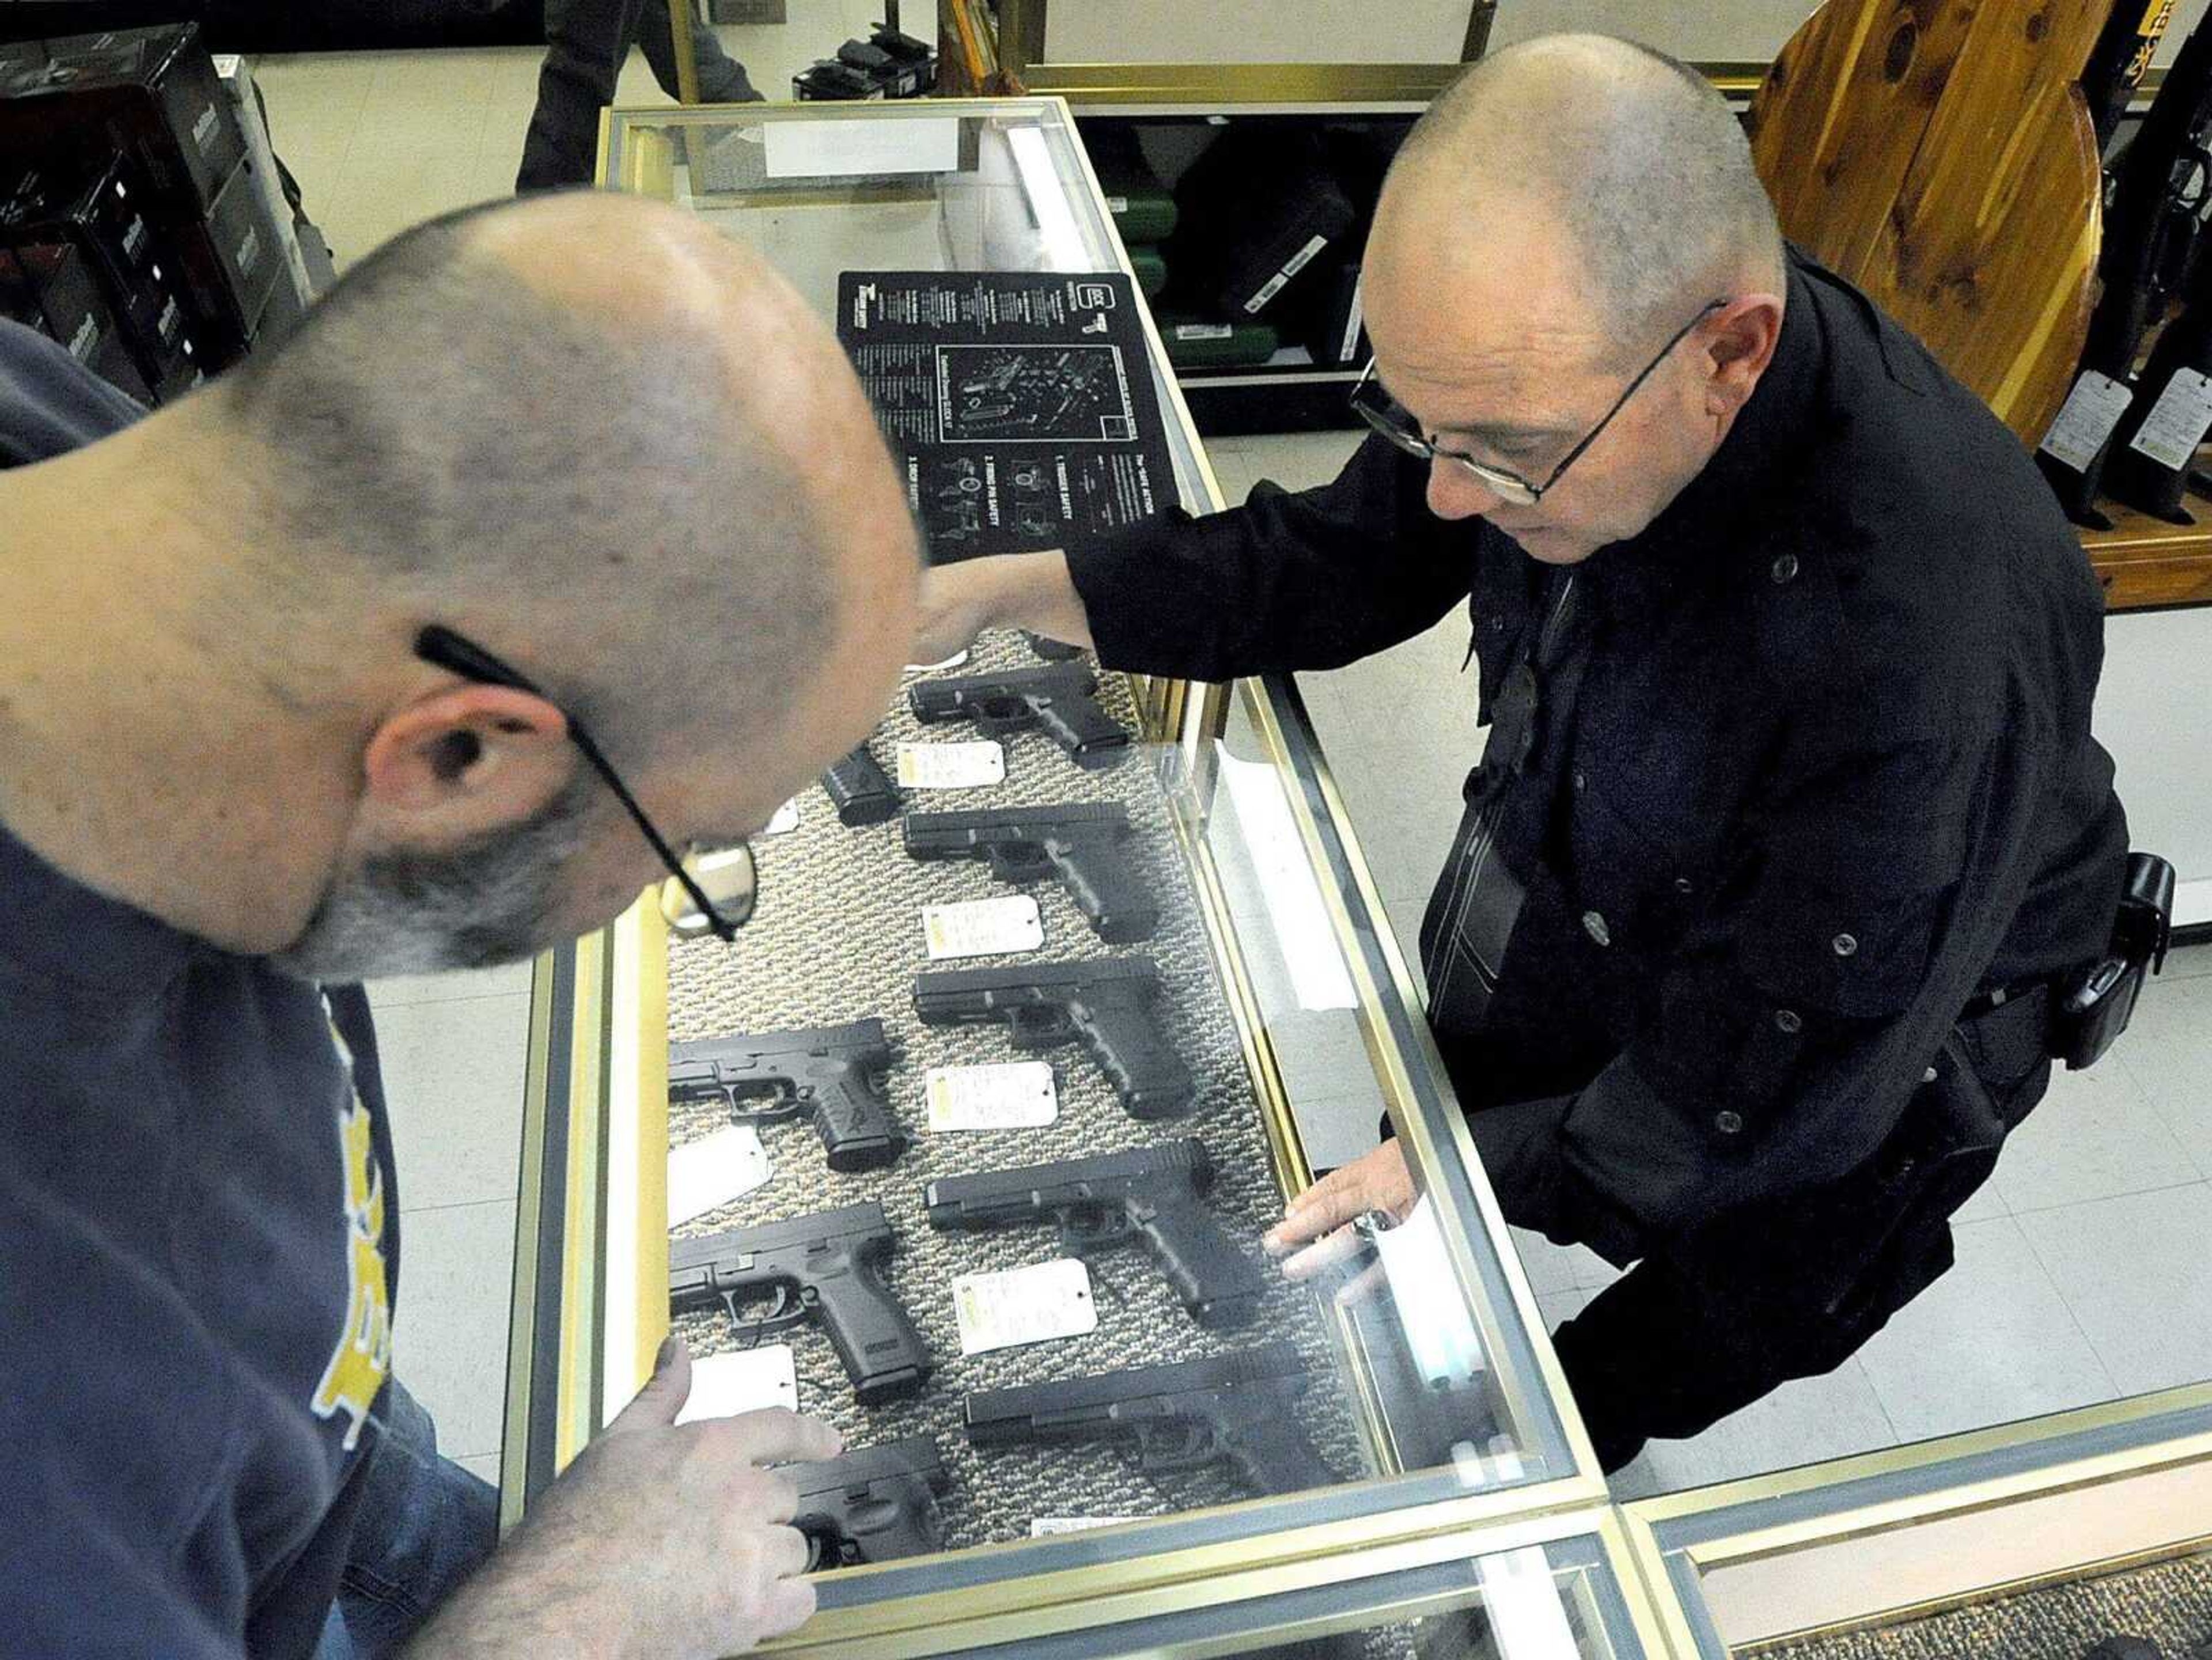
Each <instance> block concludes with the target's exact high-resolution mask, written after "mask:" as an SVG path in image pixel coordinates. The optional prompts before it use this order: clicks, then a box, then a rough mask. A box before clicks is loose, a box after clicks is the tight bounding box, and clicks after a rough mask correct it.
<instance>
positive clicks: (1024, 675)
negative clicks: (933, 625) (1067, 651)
mask: <svg viewBox="0 0 2212 1660" xmlns="http://www.w3.org/2000/svg"><path fill="white" fill-rule="evenodd" d="M1097 690H1098V677H1097V675H1095V674H1093V673H1091V671H1090V670H1089V669H1087V668H1085V667H1084V666H1083V665H1082V664H1080V663H1074V662H1069V663H1045V664H1041V665H1039V666H1037V667H1035V668H1027V669H1007V670H1005V671H1003V672H1000V673H997V674H966V675H958V676H955V677H953V678H950V679H945V680H917V681H915V684H913V685H911V686H909V687H908V688H907V702H908V703H909V704H911V705H912V706H913V708H914V715H915V720H917V721H922V722H924V723H925V724H929V725H934V724H935V723H936V722H938V721H974V722H975V727H976V730H978V731H979V732H981V733H984V734H985V735H986V736H987V737H992V738H996V737H998V736H1000V734H1002V733H1011V732H1027V731H1029V730H1030V728H1031V727H1041V728H1042V729H1043V730H1044V731H1045V732H1046V733H1049V734H1050V735H1051V736H1052V738H1053V739H1054V741H1055V742H1057V743H1058V744H1059V745H1060V748H1062V749H1064V750H1066V751H1067V752H1068V754H1069V755H1070V756H1071V757H1073V759H1074V762H1075V764H1076V765H1078V766H1079V767H1087V768H1090V769H1093V770H1095V771H1103V770H1104V769H1106V768H1108V767H1118V766H1120V765H1121V763H1122V761H1123V760H1124V759H1125V758H1127V755H1128V753H1129V741H1130V740H1129V733H1128V731H1127V728H1126V727H1122V726H1121V724H1120V723H1119V722H1117V721H1115V719H1114V718H1113V717H1112V716H1111V715H1109V714H1107V713H1106V711H1105V710H1104V709H1103V708H1099V706H1098V700H1097V696H1096V694H1097Z"/></svg>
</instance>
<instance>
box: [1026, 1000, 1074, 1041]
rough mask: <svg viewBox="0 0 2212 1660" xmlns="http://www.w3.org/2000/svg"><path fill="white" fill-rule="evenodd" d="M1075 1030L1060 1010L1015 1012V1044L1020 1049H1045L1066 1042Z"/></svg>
mask: <svg viewBox="0 0 2212 1660" xmlns="http://www.w3.org/2000/svg"><path fill="white" fill-rule="evenodd" d="M1070 1031H1073V1027H1072V1026H1071V1025H1069V1023H1068V1019H1067V1017H1066V1015H1064V1014H1062V1013H1061V1012H1060V1011H1059V1010H1058V1009H1049V1008H1020V1009H1016V1010H1015V1011H1014V1043H1015V1046H1016V1047H1017V1048H1019V1049H1045V1048H1048V1047H1049V1046H1051V1045H1052V1044H1054V1043H1061V1042H1063V1041H1065V1040H1066V1037H1067V1035H1068V1033H1069V1032H1070Z"/></svg>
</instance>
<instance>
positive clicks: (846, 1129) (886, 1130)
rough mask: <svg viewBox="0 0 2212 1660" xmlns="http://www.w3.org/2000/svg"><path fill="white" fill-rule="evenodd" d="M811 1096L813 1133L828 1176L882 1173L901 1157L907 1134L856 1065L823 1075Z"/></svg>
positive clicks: (852, 1064) (885, 1102)
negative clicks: (824, 1154)
mask: <svg viewBox="0 0 2212 1660" xmlns="http://www.w3.org/2000/svg"><path fill="white" fill-rule="evenodd" d="M816 1090H817V1094H816V1099H815V1108H814V1110H815V1128H817V1129H818V1130H820V1131H821V1133H822V1146H823V1149H824V1150H825V1151H826V1152H828V1153H829V1168H830V1169H831V1170H833V1171H864V1170H881V1169H882V1168H883V1167H884V1165H886V1164H890V1163H891V1162H892V1161H893V1160H894V1159H896V1158H897V1157H898V1156H899V1155H900V1154H901V1153H902V1152H905V1151H906V1148H907V1136H906V1132H905V1131H904V1130H903V1129H902V1128H900V1127H899V1122H898V1120H897V1119H896V1118H894V1117H893V1116H891V1109H890V1102H889V1101H888V1100H887V1099H886V1098H884V1097H883V1096H882V1095H879V1094H878V1093H877V1092H876V1090H875V1088H874V1087H873V1085H872V1082H871V1080H870V1079H869V1077H868V1075H867V1073H866V1069H865V1068H864V1067H861V1066H860V1064H859V1063H858V1062H848V1063H846V1064H844V1065H842V1066H840V1067H837V1068H836V1069H835V1070H834V1071H831V1072H828V1073H825V1074H824V1075H823V1078H822V1079H820V1081H819V1082H818V1083H817V1085H816Z"/></svg>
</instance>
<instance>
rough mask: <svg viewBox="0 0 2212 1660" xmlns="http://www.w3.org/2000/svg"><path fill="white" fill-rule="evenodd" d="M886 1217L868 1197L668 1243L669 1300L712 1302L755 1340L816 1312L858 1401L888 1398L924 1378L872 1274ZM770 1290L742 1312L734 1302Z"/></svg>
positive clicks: (905, 1322) (697, 1304) (920, 1355)
mask: <svg viewBox="0 0 2212 1660" xmlns="http://www.w3.org/2000/svg"><path fill="white" fill-rule="evenodd" d="M890 1254H891V1225H890V1223H889V1222H888V1221H886V1220H885V1219H884V1207H882V1206H881V1205H878V1204H874V1203H869V1204H865V1205H848V1206H847V1207H845V1208H844V1209H842V1210H828V1211H818V1212H817V1213H815V1214H813V1215H811V1216H794V1217H793V1218H792V1219H790V1220H789V1221H787V1222H769V1223H764V1224H763V1225H761V1226H759V1227H754V1228H732V1229H731V1230H730V1231H728V1232H726V1233H710V1234H707V1235H705V1236H703V1237H700V1238H697V1239H671V1240H670V1241H669V1243H668V1305H669V1307H670V1308H671V1310H674V1311H676V1312H678V1313H682V1312H684V1311H685V1310H691V1309H698V1308H711V1307H712V1306H714V1304H718V1303H719V1304H721V1306H722V1307H723V1308H724V1309H725V1310H727V1312H728V1314H729V1316H730V1322H731V1323H732V1325H734V1326H735V1327H736V1328H737V1329H738V1335H740V1336H742V1337H744V1338H747V1339H749V1340H752V1341H757V1340H758V1339H759V1338H761V1337H763V1336H769V1335H774V1334H775V1333H777V1332H782V1331H788V1330H790V1329H792V1328H793V1327H794V1326H799V1325H804V1324H805V1323H807V1322H808V1321H810V1320H819V1321H820V1322H821V1323H822V1325H823V1330H825V1331H826V1332H828V1333H829V1341H830V1344H831V1346H832V1347H835V1348H836V1351H837V1358H838V1359H840V1360H842V1362H844V1365H845V1375H846V1376H847V1377H850V1378H851V1379H852V1380H853V1393H854V1395H858V1396H859V1397H860V1404H861V1405H862V1406H867V1407H872V1406H874V1405H875V1404H876V1403H877V1402H881V1401H890V1400H895V1399H896V1398H897V1397H898V1396H900V1395H911V1394H913V1393H915V1391H916V1390H917V1389H921V1386H922V1384H923V1383H925V1382H927V1380H928V1377H929V1349H928V1346H927V1344H925V1343H924V1342H923V1341H922V1337H921V1333H920V1332H918V1331H916V1330H915V1329H914V1322H913V1321H911V1320H909V1319H908V1318H907V1313H906V1310H904V1309H902V1308H901V1307H900V1306H899V1305H898V1303H897V1301H896V1299H895V1298H893V1297H892V1296H891V1294H890V1292H888V1291H886V1290H884V1282H883V1280H882V1279H881V1278H879V1277H878V1276H879V1274H880V1272H881V1270H882V1268H883V1265H884V1262H887V1261H889V1260H890ZM762 1292H773V1293H774V1294H775V1302H774V1303H773V1304H771V1305H770V1307H769V1310H768V1312H767V1313H766V1314H764V1315H763V1316H761V1317H760V1318H759V1319H757V1320H747V1319H745V1318H744V1316H742V1315H740V1314H739V1313H738V1304H739V1302H740V1301H741V1300H742V1299H744V1298H749V1297H756V1296H758V1295H759V1294H760V1293H762Z"/></svg>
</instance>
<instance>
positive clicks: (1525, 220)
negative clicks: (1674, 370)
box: [1378, 34, 1783, 358]
mask: <svg viewBox="0 0 2212 1660" xmlns="http://www.w3.org/2000/svg"><path fill="white" fill-rule="evenodd" d="M1507 222H1518V226H1519V228H1522V229H1524V230H1525V229H1536V230H1541V231H1550V232H1554V233H1556V234H1560V235H1562V236H1563V237H1564V239H1565V242H1566V245H1567V246H1566V249H1565V252H1566V254H1567V256H1568V257H1569V258H1571V260H1572V261H1573V262H1574V263H1575V264H1576V265H1577V266H1578V268H1579V270H1580V271H1581V273H1582V277H1583V288H1584V295H1583V298H1584V299H1585V301H1586V302H1587V304H1588V305H1589V307H1590V308H1591V311H1592V312H1593V313H1595V316H1596V318H1597V319H1598V320H1599V322H1600V323H1601V326H1602V328H1603V330H1604V331H1605V332H1606V333H1607V335H1608V336H1609V337H1611V339H1612V340H1613V342H1614V343H1615V344H1616V345H1617V346H1618V348H1619V350H1620V353H1621V355H1622V356H1624V357H1625V358H1626V357H1633V356H1638V355H1641V354H1644V353H1648V352H1650V351H1651V350H1654V349H1656V344H1657V343H1658V342H1659V341H1661V340H1663V339H1664V338H1665V337H1666V336H1667V335H1668V332H1670V331H1672V330H1674V329H1675V328H1677V327H1679V326H1680V325H1681V324H1682V322H1683V321H1684V320H1685V319H1686V318H1687V317H1688V316H1689V315H1690V313H1691V312H1692V310H1693V309H1694V308H1695V307H1697V306H1698V305H1699V304H1701V303H1702V302H1704V301H1707V300H1710V299H1713V298H1716V297H1717V296H1720V295H1726V294H1729V293H1732V292H1735V291H1738V290H1740V289H1743V288H1745V287H1747V286H1749V287H1758V288H1761V289H1768V290H1771V291H1773V292H1777V293H1778V292H1780V291H1781V288H1782V271H1783V252H1782V239H1781V233H1780V232H1779V231H1778V229H1777V228H1776V224H1775V219H1774V210H1773V206H1772V204H1771V202H1770V201H1769V200H1768V198H1767V195H1766V192H1765V188H1764V187H1763V186H1762V185H1760V184H1759V176H1758V173H1756V172H1755V171H1754V169H1753V166H1752V158H1751V147H1750V145H1749V143H1747V141H1746V139H1745V137H1744V135H1743V129H1742V127H1741V125H1740V124H1739V123H1738V122H1737V120H1736V119H1735V114H1734V112H1732V111H1730V110H1729V106H1728V104H1727V102H1726V100H1723V98H1722V97H1721V95H1720V94H1718V93H1717V92H1716V91H1715V90H1714V89H1713V88H1712V87H1711V84H1710V83H1709V82H1707V81H1706V80H1705V77H1704V76H1701V75H1699V74H1698V72H1697V71H1696V70H1692V69H1691V68H1689V67H1688V66H1687V65H1686V64H1681V63H1679V62H1677V61H1676V60H1675V59H1674V58H1669V57H1668V56H1667V55H1666V54H1665V53H1663V52H1656V51H1653V50H1652V49H1650V47H1647V46H1639V45H1637V44H1635V43H1633V42H1631V41H1626V40H1616V39H1613V38H1612V37H1610V36H1607V35H1596V34H1562V35H1552V36H1548V37H1546V38H1544V39H1542V40H1531V41H1528V42H1526V43H1524V44H1522V45H1520V46H1512V47H1509V48H1507V49H1506V50H1505V51H1504V52H1498V54H1496V55H1495V56H1493V57H1492V58H1486V59H1485V60H1484V61H1483V62H1481V63H1480V64H1476V65H1474V67H1473V68H1472V69H1470V70H1468V72H1467V73H1466V74H1464V75H1463V76H1461V77H1460V78H1459V80H1457V81H1456V82H1454V83H1453V84H1452V86H1451V87H1450V88H1449V90H1447V91H1446V92H1445V93H1444V94H1443V96H1442V97H1441V98H1439V99H1438V100H1437V102H1436V103H1435V105H1434V106H1431V109H1430V110H1429V112H1428V113H1427V114H1426V115H1425V116H1424V117H1423V118H1422V119H1421V120H1420V122H1419V124H1418V125H1416V126H1415V127H1414V129H1413V133H1412V134H1411V135H1410V136H1409V137H1408V138H1407V142H1406V143H1405V145H1404V146H1403V148H1402V149H1401V150H1400V151H1399V154H1398V158H1397V161H1396V163H1395V166H1394V167H1393V168H1392V170H1391V175H1390V182H1389V188H1388V190H1387V191H1386V193H1385V197H1384V204H1383V225H1381V226H1378V240H1383V238H1384V237H1385V236H1386V235H1390V236H1401V235H1406V234H1416V235H1418V234H1419V233H1416V232H1414V231H1413V227H1414V226H1416V225H1419V226H1422V227H1426V228H1428V231H1429V234H1431V235H1437V234H1451V235H1456V236H1458V237H1460V238H1461V239H1462V240H1463V241H1464V243H1465V246H1464V249H1463V251H1462V257H1463V258H1483V257H1484V256H1485V253H1486V250H1488V249H1494V248H1496V247H1498V246H1507V245H1510V240H1511V239H1510V238H1509V237H1506V236H1502V235H1500V234H1498V231H1499V230H1500V228H1501V227H1503V226H1504V225H1505V224H1506V223H1507Z"/></svg>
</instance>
